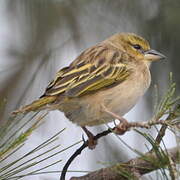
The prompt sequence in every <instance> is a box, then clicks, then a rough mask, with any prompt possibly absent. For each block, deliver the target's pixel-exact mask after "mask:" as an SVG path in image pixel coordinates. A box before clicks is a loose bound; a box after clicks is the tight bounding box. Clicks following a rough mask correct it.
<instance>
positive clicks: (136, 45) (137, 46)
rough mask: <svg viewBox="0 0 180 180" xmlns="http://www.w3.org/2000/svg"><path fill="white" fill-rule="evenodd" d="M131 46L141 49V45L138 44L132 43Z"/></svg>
mask: <svg viewBox="0 0 180 180" xmlns="http://www.w3.org/2000/svg"><path fill="white" fill-rule="evenodd" d="M133 47H134V48H135V49H137V50H139V49H141V46H140V45H139V44H134V45H133Z"/></svg>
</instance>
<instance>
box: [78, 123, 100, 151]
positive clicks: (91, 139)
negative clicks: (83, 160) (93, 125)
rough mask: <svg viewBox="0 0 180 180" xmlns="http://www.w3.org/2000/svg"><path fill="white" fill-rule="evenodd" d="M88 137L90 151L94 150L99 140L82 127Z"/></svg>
mask: <svg viewBox="0 0 180 180" xmlns="http://www.w3.org/2000/svg"><path fill="white" fill-rule="evenodd" d="M81 128H82V129H83V130H84V132H85V133H86V135H87V137H88V147H89V149H94V148H95V147H96V145H97V140H94V135H93V134H92V133H91V132H90V131H89V130H88V129H87V128H86V127H85V126H81Z"/></svg>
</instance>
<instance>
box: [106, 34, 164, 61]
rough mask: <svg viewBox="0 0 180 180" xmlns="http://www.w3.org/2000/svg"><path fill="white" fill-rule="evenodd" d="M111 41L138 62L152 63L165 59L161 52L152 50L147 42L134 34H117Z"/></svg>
mask: <svg viewBox="0 0 180 180" xmlns="http://www.w3.org/2000/svg"><path fill="white" fill-rule="evenodd" d="M109 40H110V42H111V43H112V44H114V45H115V46H116V47H118V48H119V49H120V50H122V51H125V52H126V53H128V54H129V55H131V56H132V57H135V59H137V60H144V61H148V62H151V61H156V60H160V59H164V58H165V56H164V55H163V54H161V53H160V52H158V51H156V50H153V49H151V48H150V45H149V43H148V41H147V40H145V39H144V38H142V37H140V36H138V35H136V34H133V33H119V34H115V35H114V36H112V37H110V39H109Z"/></svg>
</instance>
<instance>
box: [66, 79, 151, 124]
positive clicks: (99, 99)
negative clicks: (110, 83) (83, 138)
mask: <svg viewBox="0 0 180 180" xmlns="http://www.w3.org/2000/svg"><path fill="white" fill-rule="evenodd" d="M146 80H147V79H146ZM144 81H145V80H144V78H143V77H139V79H138V81H134V79H131V78H129V79H128V80H126V81H124V82H122V83H120V84H119V85H116V86H115V87H111V88H108V89H106V90H103V91H99V92H96V93H94V94H91V95H86V96H83V97H81V98H72V100H70V101H68V104H66V107H68V108H67V110H65V109H64V110H63V111H64V113H65V115H66V117H67V118H68V119H69V120H71V121H72V122H74V123H76V124H78V125H80V126H94V125H99V124H103V123H107V122H110V121H112V120H114V118H113V117H112V116H110V115H109V114H107V113H106V112H105V111H104V110H103V106H102V105H104V106H105V107H106V108H107V109H108V110H110V111H112V112H113V113H116V114H117V115H119V116H123V115H124V114H126V113H127V112H128V111H129V110H130V109H131V108H132V107H133V106H134V105H135V104H136V102H137V101H138V99H139V98H140V97H141V96H142V95H143V94H144V93H145V91H146V90H147V88H148V87H149V84H150V78H149V80H148V82H146V83H145V82H144Z"/></svg>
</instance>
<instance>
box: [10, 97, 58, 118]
mask: <svg viewBox="0 0 180 180" xmlns="http://www.w3.org/2000/svg"><path fill="white" fill-rule="evenodd" d="M56 99H57V97H56V96H44V97H42V98H40V99H38V100H36V101H33V102H32V103H31V104H28V105H26V106H24V107H22V108H20V109H18V110H15V111H13V112H12V114H13V115H17V114H20V113H28V112H30V111H38V110H40V109H42V107H43V106H45V105H47V104H49V103H52V102H54V101H55V100H56Z"/></svg>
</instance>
